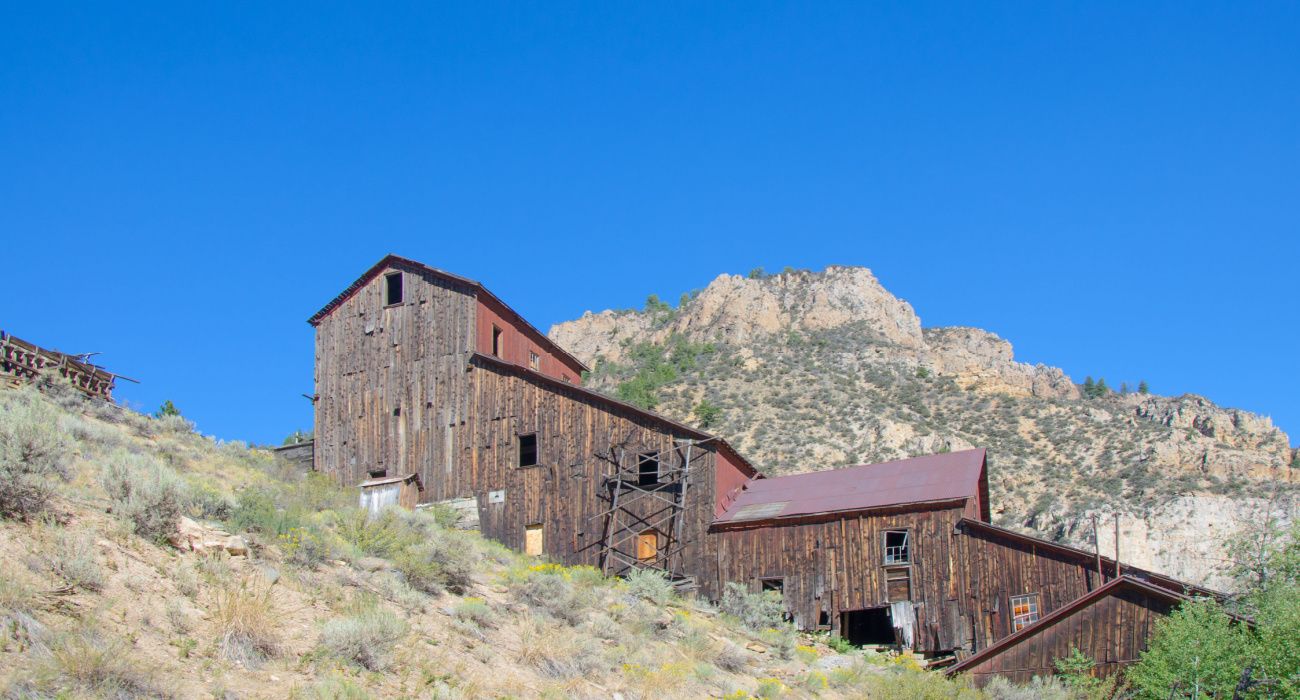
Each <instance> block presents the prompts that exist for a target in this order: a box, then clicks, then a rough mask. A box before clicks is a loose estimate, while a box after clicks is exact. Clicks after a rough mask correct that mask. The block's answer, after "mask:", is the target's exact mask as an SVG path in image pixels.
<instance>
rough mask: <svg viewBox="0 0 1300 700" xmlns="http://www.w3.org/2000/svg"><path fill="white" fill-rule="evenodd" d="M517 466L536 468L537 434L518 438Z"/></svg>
mask: <svg viewBox="0 0 1300 700" xmlns="http://www.w3.org/2000/svg"><path fill="white" fill-rule="evenodd" d="M519 466H521V467H535V466H537V433H531V434H529V435H520V436H519Z"/></svg>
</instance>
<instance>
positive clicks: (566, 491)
mask: <svg viewBox="0 0 1300 700" xmlns="http://www.w3.org/2000/svg"><path fill="white" fill-rule="evenodd" d="M530 374H531V373H529V372H526V371H523V370H520V369H513V368H502V367H499V366H496V365H495V363H491V362H486V361H482V360H477V361H475V362H474V363H473V364H472V369H471V371H470V377H471V390H472V392H473V393H472V398H471V402H470V405H469V407H468V409H469V413H470V415H471V416H474V417H475V420H471V421H467V422H466V423H465V424H464V425H463V426H461V427H460V428H458V432H459V433H460V434H459V435H458V437H457V443H458V444H460V445H462V454H461V456H460V460H459V463H460V464H461V469H460V471H461V472H462V477H461V478H463V479H464V480H465V482H466V483H468V484H473V485H474V489H475V494H474V495H475V496H477V498H478V499H479V512H480V529H481V530H482V531H483V533H484V534H485V535H487V536H489V537H492V538H494V539H497V540H499V541H500V542H502V543H504V544H505V545H507V546H509V547H512V548H515V549H523V546H524V532H525V529H526V528H527V526H529V525H532V524H535V523H541V524H542V525H543V526H544V528H545V536H544V538H543V544H544V548H545V552H546V554H547V555H548V556H550V557H552V558H554V559H556V560H557V561H561V562H564V563H566V564H570V565H573V564H590V565H593V566H594V565H597V564H598V562H599V558H598V555H599V543H600V541H601V539H602V537H603V534H604V527H605V519H604V518H603V517H601V514H602V513H603V512H604V511H605V510H607V509H608V507H609V504H608V499H607V496H608V493H609V492H608V491H607V490H606V488H605V486H604V483H605V477H606V476H609V475H612V474H613V473H614V471H615V462H614V461H613V460H614V459H616V458H614V457H613V455H614V454H615V452H614V448H615V446H617V445H621V446H622V447H623V448H624V449H625V450H626V452H627V454H628V459H629V460H631V459H634V458H635V455H636V454H637V453H639V452H661V453H664V454H670V453H671V454H674V455H676V454H679V452H678V451H677V450H675V448H674V442H673V438H674V431H673V430H672V428H671V426H667V425H664V424H660V423H659V422H658V421H655V420H652V419H649V418H648V417H646V416H645V415H643V414H640V413H637V412H634V411H627V410H623V409H621V408H620V407H619V406H617V405H615V404H611V403H610V402H607V401H602V400H600V399H598V398H595V397H592V396H590V395H588V394H587V393H585V392H583V391H581V390H577V389H573V390H569V389H566V388H565V387H563V386H559V385H556V384H555V383H553V382H547V381H545V380H543V379H540V378H537V377H534V376H530ZM528 433H536V434H537V437H538V441H537V446H538V466H535V467H523V468H521V467H519V466H518V464H519V461H518V460H519V454H518V436H519V435H522V434H528ZM676 437H689V436H686V435H677V436H676ZM692 455H693V456H692V458H691V472H692V473H691V480H690V484H689V486H688V490H687V494H686V498H685V499H684V502H685V504H686V512H685V518H684V522H683V532H682V534H681V538H682V540H681V541H682V542H684V543H685V544H687V548H686V551H685V552H684V553H683V555H682V557H681V559H680V560H679V561H677V562H673V564H674V567H673V568H674V569H677V570H678V571H681V572H684V573H686V574H688V575H694V576H699V575H700V572H701V570H709V568H710V567H708V564H709V561H710V559H711V557H709V556H708V551H709V550H708V545H709V544H710V541H709V540H707V539H706V537H705V531H706V529H707V528H708V525H709V522H710V521H711V520H712V517H713V504H714V477H713V473H714V460H715V457H716V449H715V448H714V447H712V446H709V445H704V446H695V447H694V448H693V449H692ZM674 459H678V460H679V459H680V458H677V457H674ZM499 490H504V492H505V493H504V501H503V502H500V503H490V502H489V496H490V493H491V492H492V491H499ZM438 497H439V496H435V498H438ZM662 507H663V504H662V502H661V501H658V500H656V499H653V498H645V499H641V501H640V507H639V508H635V509H634V511H635V514H636V515H638V516H639V517H644V518H649V517H650V516H652V515H653V514H654V513H655V512H658V510H660V509H661V508H662Z"/></svg>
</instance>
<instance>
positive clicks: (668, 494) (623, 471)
mask: <svg viewBox="0 0 1300 700" xmlns="http://www.w3.org/2000/svg"><path fill="white" fill-rule="evenodd" d="M703 454H704V451H703V450H699V449H696V441H695V440H685V439H683V440H675V441H674V446H673V449H671V450H668V451H660V452H655V453H646V452H638V451H636V450H631V449H628V448H627V447H626V446H615V447H614V448H613V449H612V450H611V456H612V457H613V459H612V460H611V461H612V462H613V463H614V470H613V473H612V474H609V475H607V476H606V477H605V480H604V487H605V496H604V497H605V498H606V504H607V506H608V508H607V510H605V511H604V513H603V515H604V518H605V523H604V534H603V536H602V538H601V543H600V568H601V570H602V571H603V572H604V573H605V574H607V575H617V576H622V575H626V574H627V573H628V572H629V571H631V570H632V569H655V570H659V571H662V572H664V574H665V575H667V577H668V578H669V580H671V581H673V583H674V584H675V585H677V586H678V587H690V586H691V585H692V584H693V579H692V578H691V577H689V576H687V575H686V574H685V571H684V568H685V567H684V566H683V562H682V556H681V554H682V550H683V549H684V548H685V546H686V532H685V530H686V503H687V500H686V499H687V497H688V495H689V493H690V487H691V472H692V468H691V467H692V465H691V460H692V459H695V458H698V457H700V456H701V455H703ZM651 458H652V459H653V462H654V468H653V472H651V470H650V468H649V467H648V463H647V460H648V459H651Z"/></svg>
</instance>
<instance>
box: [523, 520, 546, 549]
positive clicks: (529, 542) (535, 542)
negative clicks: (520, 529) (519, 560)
mask: <svg viewBox="0 0 1300 700" xmlns="http://www.w3.org/2000/svg"><path fill="white" fill-rule="evenodd" d="M542 545H543V542H542V524H541V523H535V524H533V525H529V526H527V527H525V528H524V554H527V555H528V556H530V557H540V556H542V552H543V551H545V549H544V548H543V546H542Z"/></svg>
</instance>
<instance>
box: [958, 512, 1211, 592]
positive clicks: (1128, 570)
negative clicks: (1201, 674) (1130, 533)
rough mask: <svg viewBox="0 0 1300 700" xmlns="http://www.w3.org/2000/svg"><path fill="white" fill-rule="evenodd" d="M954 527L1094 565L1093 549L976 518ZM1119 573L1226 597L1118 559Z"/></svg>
mask: <svg viewBox="0 0 1300 700" xmlns="http://www.w3.org/2000/svg"><path fill="white" fill-rule="evenodd" d="M957 527H958V528H959V529H961V530H963V531H966V530H969V531H974V532H979V533H983V534H985V535H988V536H991V537H992V538H994V539H1000V540H1004V541H1009V542H1015V543H1018V544H1021V545H1027V546H1031V547H1034V548H1037V549H1042V550H1047V551H1050V552H1053V553H1055V554H1058V555H1061V556H1064V557H1067V558H1070V559H1073V560H1075V561H1078V562H1081V563H1086V564H1090V565H1094V568H1095V562H1096V561H1097V553H1096V552H1090V551H1088V550H1086V549H1079V548H1078V547H1071V546H1070V545H1067V544H1061V543H1060V542H1052V541H1051V540H1045V539H1042V538H1039V537H1034V536H1032V535H1026V534H1024V533H1020V532H1016V531H1015V530H1008V529H1007V528H1005V527H998V526H997V525H992V524H990V523H985V522H980V521H979V520H972V519H970V518H962V519H961V520H960V521H959V522H958V523H957ZM1101 569H1102V571H1103V572H1104V573H1105V574H1106V575H1108V576H1114V575H1115V560H1114V559H1113V558H1111V557H1102V558H1101ZM1120 572H1121V573H1122V574H1123V575H1124V578H1132V579H1133V580H1138V581H1142V582H1145V583H1148V584H1151V585H1154V586H1158V587H1160V588H1162V589H1164V590H1166V591H1169V592H1171V593H1173V594H1175V595H1198V596H1206V597H1210V598H1215V599H1218V600H1223V599H1224V598H1226V597H1227V595H1226V594H1224V593H1222V592H1220V591H1216V590H1214V589H1211V588H1206V587H1204V586H1197V585H1194V584H1191V583H1187V582H1185V581H1179V580H1178V579H1176V578H1173V577H1172V576H1165V575H1164V574H1158V573H1156V572H1154V571H1147V570H1146V569H1140V568H1138V567H1136V566H1129V565H1127V564H1125V563H1123V562H1120Z"/></svg>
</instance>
